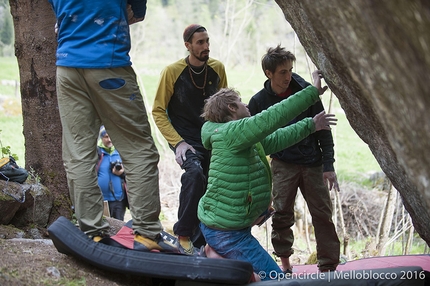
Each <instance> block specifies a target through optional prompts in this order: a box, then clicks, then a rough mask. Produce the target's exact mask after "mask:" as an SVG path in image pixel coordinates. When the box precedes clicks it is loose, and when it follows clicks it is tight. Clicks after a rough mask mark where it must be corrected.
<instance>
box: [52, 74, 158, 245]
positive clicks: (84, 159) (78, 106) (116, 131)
mask: <svg viewBox="0 0 430 286" xmlns="http://www.w3.org/2000/svg"><path fill="white" fill-rule="evenodd" d="M57 97H58V105H59V110H60V116H61V124H62V128H63V138H62V140H63V143H62V148H63V161H64V166H65V168H66V173H67V181H68V186H69V192H70V197H71V200H72V203H73V205H74V208H75V213H76V217H77V219H78V222H79V227H80V228H81V230H82V231H84V232H86V233H87V234H89V235H94V234H97V233H99V232H100V231H103V230H106V229H107V228H108V224H107V222H106V221H104V220H103V196H102V193H101V191H100V189H99V187H98V184H97V174H96V171H95V166H96V163H97V151H96V142H97V138H98V134H99V128H100V125H101V124H103V125H104V126H105V128H106V131H107V132H108V134H109V136H110V138H111V140H112V142H113V144H114V146H115V148H116V149H117V150H118V152H119V153H120V154H121V158H122V160H123V164H124V169H125V172H126V174H127V186H128V189H129V192H128V198H129V202H130V211H131V215H132V219H133V229H134V230H135V232H137V233H139V234H141V235H143V236H145V237H149V238H155V237H156V236H157V235H158V234H159V233H160V231H161V230H162V226H161V223H160V221H159V214H160V196H159V185H158V167H157V165H158V161H159V154H158V151H157V148H156V146H155V144H154V141H153V138H152V136H151V126H150V125H149V122H148V115H147V112H146V109H145V105H144V102H143V99H142V95H141V93H140V91H139V86H138V84H137V81H136V75H135V73H134V70H133V69H132V67H122V68H111V69H77V68H66V67H57Z"/></svg>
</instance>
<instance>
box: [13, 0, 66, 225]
mask: <svg viewBox="0 0 430 286" xmlns="http://www.w3.org/2000/svg"><path fill="white" fill-rule="evenodd" d="M9 3H10V7H11V14H12V16H13V23H14V28H15V55H16V57H17V60H18V66H19V74H20V83H21V102H22V115H23V123H24V129H23V130H24V139H25V162H26V164H25V168H26V169H27V170H29V171H31V172H34V174H35V175H36V176H37V177H39V178H40V182H41V183H42V184H43V185H45V186H46V187H47V188H48V189H49V190H50V191H51V192H52V194H53V197H54V207H53V209H52V211H51V214H50V217H49V223H51V222H53V221H54V220H55V219H57V218H58V217H59V216H60V215H62V216H66V217H68V218H70V217H71V203H70V198H69V193H68V187H67V180H66V173H65V169H64V166H63V161H62V157H61V132H62V129H61V123H60V116H59V113H58V104H57V94H56V89H55V70H56V67H55V50H56V44H57V43H56V35H55V33H54V25H55V17H54V13H53V11H52V8H51V6H50V5H49V3H48V1H47V0H10V1H9Z"/></svg>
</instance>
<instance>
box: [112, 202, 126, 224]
mask: <svg viewBox="0 0 430 286" xmlns="http://www.w3.org/2000/svg"><path fill="white" fill-rule="evenodd" d="M108 204H109V213H110V217H113V218H116V219H119V220H124V214H125V210H126V200H122V201H110V202H108Z"/></svg>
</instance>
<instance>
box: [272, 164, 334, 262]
mask: <svg viewBox="0 0 430 286" xmlns="http://www.w3.org/2000/svg"><path fill="white" fill-rule="evenodd" d="M272 172H273V206H274V208H275V210H276V213H275V215H274V216H273V218H272V227H273V228H272V244H273V248H274V250H275V253H276V254H277V255H278V256H283V257H289V256H291V254H293V249H292V246H293V243H294V234H293V230H292V229H291V227H292V226H293V225H294V223H295V219H294V201H295V199H296V195H297V190H298V189H299V188H300V191H301V192H302V194H303V198H304V199H305V201H306V203H307V205H308V208H309V212H310V213H311V216H312V225H313V226H314V230H315V239H316V243H317V259H318V267H319V269H320V270H335V269H336V267H337V265H338V264H339V255H340V242H339V239H338V237H337V234H336V229H335V226H334V224H333V221H332V205H331V199H330V193H329V190H328V188H327V186H326V185H324V181H323V173H322V167H306V166H301V165H292V164H287V163H285V162H283V161H280V160H272Z"/></svg>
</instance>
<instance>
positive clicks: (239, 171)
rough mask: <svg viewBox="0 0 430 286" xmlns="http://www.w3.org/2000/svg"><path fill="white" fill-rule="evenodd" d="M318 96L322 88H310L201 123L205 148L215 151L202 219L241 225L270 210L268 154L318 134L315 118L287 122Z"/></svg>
mask: <svg viewBox="0 0 430 286" xmlns="http://www.w3.org/2000/svg"><path fill="white" fill-rule="evenodd" d="M317 100H319V95H318V90H317V89H316V88H315V87H313V86H309V87H307V88H305V89H303V90H301V91H300V92H298V93H296V94H294V95H293V96H290V97H289V98H288V99H286V100H283V101H281V102H280V103H278V104H275V105H273V106H271V107H270V108H268V109H267V110H265V111H263V112H261V113H259V114H256V115H255V116H251V117H247V118H243V119H240V120H234V121H230V122H227V123H214V122H206V123H205V124H204V125H203V127H202V142H203V146H204V147H205V148H206V149H209V150H212V155H211V163H210V168H209V178H208V186H207V191H206V193H205V195H204V196H203V197H202V198H201V200H200V202H199V206H198V217H199V219H200V221H201V222H202V223H204V224H205V225H207V226H208V227H212V228H216V229H226V230H233V229H243V228H245V227H249V226H251V225H252V223H253V222H254V221H255V220H256V219H257V218H258V216H260V215H261V214H262V213H263V212H264V211H265V210H266V209H267V208H268V206H269V204H270V202H271V190H272V178H271V172H270V166H269V164H268V162H267V159H266V155H269V154H272V153H275V152H277V151H279V150H282V149H284V148H286V147H288V146H290V145H293V144H294V143H296V142H298V141H300V140H302V139H304V138H306V137H307V136H309V134H311V133H313V132H315V124H314V122H313V120H312V118H305V119H303V120H302V121H299V122H298V123H296V124H293V125H290V126H287V127H283V126H285V125H286V124H287V123H288V122H289V121H290V120H292V119H293V118H294V117H296V116H297V115H299V114H300V113H301V112H303V111H304V110H306V108H308V107H309V106H310V105H312V104H314V103H315V102H316V101H317Z"/></svg>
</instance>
